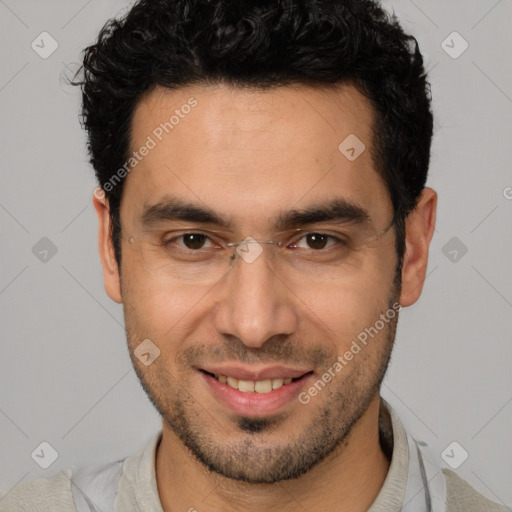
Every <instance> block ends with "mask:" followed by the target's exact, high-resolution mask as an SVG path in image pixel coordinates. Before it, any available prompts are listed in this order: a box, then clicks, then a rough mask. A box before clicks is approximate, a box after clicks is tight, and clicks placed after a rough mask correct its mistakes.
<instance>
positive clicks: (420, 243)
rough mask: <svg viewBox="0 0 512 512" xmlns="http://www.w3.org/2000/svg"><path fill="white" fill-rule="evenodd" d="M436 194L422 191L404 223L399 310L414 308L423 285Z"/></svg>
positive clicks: (433, 220) (433, 223)
mask: <svg viewBox="0 0 512 512" xmlns="http://www.w3.org/2000/svg"><path fill="white" fill-rule="evenodd" d="M436 210H437V194H436V192H435V190H432V189H431V188H424V189H423V191H422V192H421V195H420V197H419V200H418V204H417V206H416V208H415V209H414V210H413V211H412V212H411V213H410V214H409V215H408V216H407V218H406V220H405V229H406V231H405V254H404V260H403V266H402V292H401V295H400V304H401V306H403V307H407V306H410V305H412V304H414V303H415V302H416V301H417V300H418V299H419V297H420V295H421V291H422V290H423V284H424V282H425V276H426V273H427V263H428V249H429V247H430V241H431V240H432V236H433V234H434V228H435V226H436Z"/></svg>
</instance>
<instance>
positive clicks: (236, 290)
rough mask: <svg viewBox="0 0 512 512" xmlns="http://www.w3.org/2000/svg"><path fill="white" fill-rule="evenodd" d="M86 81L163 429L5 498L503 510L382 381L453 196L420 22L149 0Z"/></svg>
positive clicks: (99, 206)
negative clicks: (442, 170) (446, 191)
mask: <svg viewBox="0 0 512 512" xmlns="http://www.w3.org/2000/svg"><path fill="white" fill-rule="evenodd" d="M82 87H83V116H84V124H85V127H86V129H87V130H88V134H89V150H90V154H91V162H92V164H93V166H94V168H95V170H96V174H97V177H98V180H99V183H100V186H101V189H98V190H97V191H96V192H95V194H94V198H93V202H94V206H95V209H96V212H97V215H98V219H99V251H100V257H101V261H102V265H103V271H104V279H105V288H106V291H107V293H108V295H109V296H110V298H111V299H112V300H114V301H116V302H119V303H122V304H123V308H124V315H125V323H126V332H127V339H128V345H129V349H130V355H131V357H132V361H133V364H134V368H135V370H136V372H137V375H138V376H139V378H140V381H141V384H142V386H143V387H144V389H145V391H146V392H147V394H148V396H149V398H150V399H151V401H152V402H153V404H154V405H155V407H156V408H157V410H158V411H159V413H160V414H161V416H162V419H163V429H162V431H161V432H158V433H157V434H156V435H155V436H154V438H153V439H152V441H151V443H150V444H149V445H148V447H147V449H146V450H144V451H143V452H142V453H140V454H137V455H133V456H130V457H127V458H126V459H124V460H123V461H116V462H114V463H111V464H108V465H104V466H101V467H97V468H85V469H83V468H82V469H79V470H77V471H73V470H71V469H70V470H65V471H62V472H61V473H59V474H58V475H57V476H55V477H53V478H51V479H47V480H36V481H33V482H28V483H23V484H20V485H19V486H17V487H16V488H14V489H12V490H11V491H10V492H9V493H8V494H7V495H6V496H5V497H4V499H3V500H2V501H1V502H0V508H1V510H3V511H14V510H16V511H19V510H52V511H71V510H80V511H81V510H85V511H87V510H95V511H103V512H106V511H108V510H115V511H123V512H124V511H131V510H141V511H166V512H168V511H173V512H174V511H180V510H183V511H187V510H188V511H196V510H197V511H199V512H216V511H221V510H222V511H225V510H229V511H238V510H240V511H242V510H243V511H251V512H252V511H258V512H259V511H274V510H279V511H281V512H286V511H291V510H293V511H295V510H315V511H317V510H318V511H326V510H329V511H351V512H353V511H366V510H369V511H371V512H381V511H386V512H387V511H390V512H392V511H400V510H404V511H411V512H412V511H414V512H423V511H425V512H426V511H435V512H441V511H446V512H453V511H484V510H485V511H503V510H505V507H502V506H499V505H497V504H494V503H492V502H490V501H489V500H487V499H486V498H484V497H483V496H482V495H480V494H478V493H477V492H476V491H475V490H474V489H472V488H471V487H470V486H469V484H467V483H466V482H465V481H464V480H462V479H461V478H459V477H458V476H457V475H456V474H455V473H453V472H451V471H447V470H442V471H441V470H440V468H438V467H436V466H435V465H433V464H432V463H430V462H429V460H428V454H426V453H425V450H424V448H423V447H420V446H419V445H417V444H416V443H415V441H414V440H413V439H412V438H411V437H409V436H408V435H407V434H406V432H405V431H404V429H403V426H402V424H401V423H400V420H399V418H398V417H397V415H396V413H395V412H394V411H393V410H392V409H391V407H390V406H389V405H388V404H387V403H385V402H384V401H383V400H382V399H381V398H380V386H381V383H382V379H383V377H384V375H385V372H386V369H387V366H388V362H389V359H390V355H391V351H392V346H393V341H394V337H395V332H396V326H397V321H398V316H399V310H400V308H401V307H407V306H410V305H411V304H414V303H415V302H416V301H417V300H418V298H419V296H420V294H421V291H422V287H423V283H424V280H425V274H426V268H427V260H428V249H429V244H430V241H431V238H432V234H433V230H434V226H435V216H436V202H437V197H436V193H435V192H434V191H433V190H432V189H430V188H426V187H425V183H426V177H427V171H428V165H429V155H430V143H431V137H432V124H433V123H432V113H431V109H430V98H429V86H428V83H427V81H426V76H425V72H424V68H423V61H422V57H421V54H420V52H419V49H418V46H417V44H416V41H415V39H414V38H413V37H411V36H408V35H406V34H404V32H403V31H402V29H401V28H400V26H399V24H398V22H397V21H396V20H395V19H392V18H389V17H388V16H387V15H386V14H385V12H384V11H383V10H382V9H381V8H380V7H379V6H378V5H377V4H376V3H375V2H373V1H370V0H365V1H363V0H348V1H344V0H343V1H342V0H339V1H336V2H335V1H324V2H305V1H298V0H294V1H284V0H283V1H280V2H270V1H263V2H245V1H237V2H229V1H227V0H210V1H206V0H195V1H192V0H141V1H139V2H138V3H136V4H135V5H134V6H133V7H132V9H131V10H130V12H129V13H128V14H127V15H126V17H125V18H123V19H122V20H112V21H111V22H109V23H108V24H107V25H106V27H105V28H104V29H103V30H102V31H101V33H100V36H99V38H98V41H97V43H96V44H95V45H94V46H91V47H89V48H88V49H86V51H85V57H84V79H83V81H82Z"/></svg>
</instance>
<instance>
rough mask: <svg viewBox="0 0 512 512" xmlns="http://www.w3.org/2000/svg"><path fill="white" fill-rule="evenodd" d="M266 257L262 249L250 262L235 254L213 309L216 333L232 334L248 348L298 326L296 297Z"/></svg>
mask: <svg viewBox="0 0 512 512" xmlns="http://www.w3.org/2000/svg"><path fill="white" fill-rule="evenodd" d="M240 254H242V253H240ZM269 257H270V258H271V257H272V256H271V255H270V254H266V253H265V251H263V253H262V254H261V255H260V256H259V257H257V258H256V259H255V260H254V261H251V260H250V259H247V260H245V259H244V258H243V257H240V256H238V255H237V256H235V260H234V261H233V264H232V267H231V269H230V270H229V272H228V273H227V274H226V275H225V276H224V279H223V283H222V292H221V293H220V297H221V298H220V299H219V301H218V303H217V304H216V307H215V308H214V313H213V314H214V318H213V323H214V326H215V329H216V330H217V332H218V333H219V334H220V335H223V336H236V337H237V338H238V339H240V340H241V341H242V342H243V343H244V345H246V346H247V347H250V348H260V347H261V346H262V345H263V344H264V343H265V342H266V341H267V340H269V339H270V338H272V337H274V336H279V335H281V336H283V335H290V334H292V333H294V332H295V331H296V330H297V326H298V314H297V310H296V307H295V304H296V298H295V296H294V294H293V293H292V292H291V291H290V290H289V289H288V287H287V286H286V285H285V283H284V279H283V277H282V276H279V274H278V272H276V271H275V270H273V269H272V268H271V266H270V265H269V262H268V258H269ZM294 299H295V300H294Z"/></svg>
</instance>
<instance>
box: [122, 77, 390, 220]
mask: <svg viewBox="0 0 512 512" xmlns="http://www.w3.org/2000/svg"><path fill="white" fill-rule="evenodd" d="M373 116H374V113H373V108H372V106H371V103H370V102H369V100H368V99H367V98H365V97H364V96H363V95H362V94H361V93H359V92H358V91H357V89H355V88H354V87H352V86H349V85H343V86H337V87H336V88H331V89H328V88H313V87H307V86H293V87H292V86H285V87H279V88H274V89H267V90H259V89H248V88H235V87H232V86H227V85H213V86H187V87H184V88H181V89H177V90H170V89H165V88H161V87H158V88H156V89H154V90H153V91H151V92H150V93H148V94H147V95H145V96H144V97H143V98H142V99H141V101H140V102H139V104H138V105H137V108H136V109H135V111H134V115H133V119H132V133H131V147H130V154H132V152H137V153H138V157H137V159H136V162H135V160H134V161H133V162H132V163H134V164H135V165H134V166H133V169H132V170H131V171H130V172H129V174H128V175H127V178H126V183H125V187H124V191H123V201H122V205H121V215H122V216H123V213H125V214H126V216H129V217H130V218H132V219H134V220H135V219H136V218H137V215H141V213H142V212H143V211H144V209H147V208H148V207H150V206H151V205H153V204H156V203H158V202H160V201H162V200H164V199H165V198H166V197H168V196H169V195H172V196H174V197H179V198H180V199H183V200H185V201H187V202H195V203H197V204H202V206H203V207H204V206H206V207H207V208H209V209H211V210H213V211H215V212H217V213H219V214H220V215H222V216H223V217H225V218H230V219H231V218H232V219H234V221H235V223H237V222H238V223H240V224H242V223H244V224H246V225H252V226H254V227H255V226H257V225H258V226H259V225H261V222H262V221H263V220H264V219H265V217H266V216H268V217H271V216H275V215H278V214H279V213H282V212H284V211H286V210H287V209H289V208H292V207H295V208H305V207H307V206H308V204H318V203H319V202H321V201H323V200H328V199H329V198H332V197H343V198H345V199H347V200H349V201H351V202H353V203H356V204H360V205H361V206H362V207H364V208H365V209H367V210H368V211H369V212H370V213H371V214H372V216H379V215H385V214H386V212H387V213H389V214H390V213H391V210H392V208H391V206H390V203H389V198H388V193H387V190H386V187H385V185H384V182H383V181H382V179H381V178H380V177H379V175H378V174H377V173H376V172H375V170H374V164H373V161H372V157H371V147H372V127H373ZM144 147H147V148H150V149H148V150H147V151H144V150H142V148H144ZM142 153H144V156H141V154H142ZM354 157H356V158H354Z"/></svg>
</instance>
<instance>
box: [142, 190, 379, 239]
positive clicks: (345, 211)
mask: <svg viewBox="0 0 512 512" xmlns="http://www.w3.org/2000/svg"><path fill="white" fill-rule="evenodd" d="M141 221H142V224H143V226H145V227H147V228H149V227H151V226H152V225H154V224H157V223H159V222H165V221H184V222H192V223H201V224H211V225H215V226H219V227H223V228H230V227H231V225H232V223H231V221H230V219H229V218H226V217H223V216H222V215H220V214H219V213H216V212H214V211H213V210H211V209H209V208H207V207H205V206H203V205H201V204H196V203H188V202H185V201H183V200H181V199H178V198H169V199H165V200H163V201H161V202H158V203H156V204H154V205H152V206H148V207H146V208H145V209H144V211H143V213H142V214H141ZM326 221H328V222H336V223H349V222H350V223H355V224H370V221H371V217H370V214H369V212H368V210H366V209H365V208H363V207H362V206H360V205H358V204H356V203H353V202H351V201H349V200H347V199H344V198H340V197H336V198H333V199H329V200H327V201H325V202H323V203H315V204H313V205H309V206H308V207H306V208H303V209H295V208H293V209H291V210H288V211H286V212H283V213H280V214H279V215H278V216H277V217H275V218H274V219H273V225H274V229H276V230H283V231H284V230H287V229H291V228H296V227H298V226H302V225H307V224H314V223H317V222H326Z"/></svg>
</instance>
